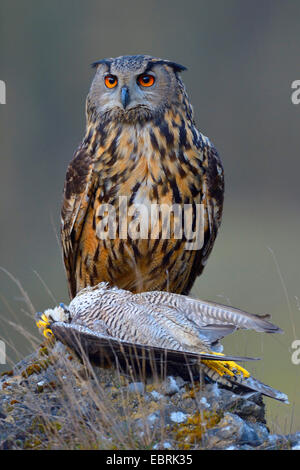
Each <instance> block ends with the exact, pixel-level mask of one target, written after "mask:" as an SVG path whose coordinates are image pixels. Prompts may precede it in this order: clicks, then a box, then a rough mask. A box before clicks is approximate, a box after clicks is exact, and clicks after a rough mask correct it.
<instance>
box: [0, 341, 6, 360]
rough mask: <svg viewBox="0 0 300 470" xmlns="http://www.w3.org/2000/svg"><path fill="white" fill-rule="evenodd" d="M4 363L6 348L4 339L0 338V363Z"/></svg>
mask: <svg viewBox="0 0 300 470" xmlns="http://www.w3.org/2000/svg"><path fill="white" fill-rule="evenodd" d="M1 364H2V365H3V364H6V348H5V343H4V341H2V340H0V365H1Z"/></svg>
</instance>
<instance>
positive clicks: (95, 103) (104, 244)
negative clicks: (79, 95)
mask: <svg viewBox="0 0 300 470" xmlns="http://www.w3.org/2000/svg"><path fill="white" fill-rule="evenodd" d="M95 66H96V67H97V72H96V76H95V78H94V81H93V83H92V86H91V89H90V92H89V95H88V98H87V130H86V135H85V138H84V140H83V142H82V144H81V145H80V147H79V148H78V150H77V152H76V154H75V156H74V158H73V160H72V161H71V163H70V165H69V167H68V171H67V175H66V181H65V188H64V201H63V207H62V245H63V253H64V262H65V266H66V271H67V275H68V281H69V291H70V295H71V297H74V296H75V295H76V293H77V292H78V291H79V290H80V289H82V288H84V287H86V286H88V285H91V286H93V285H96V284H97V283H98V282H100V281H105V282H109V283H110V284H111V285H112V286H113V285H116V286H118V287H120V288H124V289H128V290H130V291H132V292H143V291H153V290H163V291H171V292H177V293H180V294H182V293H184V294H186V293H188V292H189V290H190V289H191V287H192V285H193V283H194V280H195V278H196V277H197V276H198V275H199V274H201V272H202V270H203V268H204V266H205V263H206V261H207V258H208V256H209V254H210V252H211V249H212V247H213V244H214V241H215V238H216V235H217V231H218V227H219V225H220V222H221V215H222V205H223V191H224V182H223V168H222V164H221V161H220V158H219V156H218V154H217V151H216V150H215V148H214V147H213V145H212V144H211V142H210V140H209V139H208V138H206V137H205V136H204V135H202V134H201V133H200V132H199V131H198V130H197V129H196V127H195V123H194V117H193V110H192V106H191V104H190V102H189V100H188V97H187V94H186V91H185V88H184V85H183V83H182V81H181V78H180V77H179V72H181V71H182V70H183V69H184V67H182V66H180V65H178V64H175V63H173V62H170V61H164V60H161V59H156V58H153V57H150V56H127V57H126V56H125V57H119V58H117V59H106V60H104V61H99V62H97V63H95ZM145 74H148V75H149V74H150V75H151V76H152V77H154V78H155V83H154V85H153V86H152V87H146V86H145V87H143V86H141V85H139V84H138V83H137V81H138V80H139V77H141V76H144V75H145ZM111 76H112V77H115V79H116V80H117V85H116V87H115V88H114V89H113V90H110V89H109V88H107V87H106V86H105V80H106V78H107V77H111ZM109 86H110V85H109ZM119 197H123V198H125V200H126V202H127V203H128V210H129V211H130V208H132V207H133V206H134V205H136V204H143V205H144V206H145V207H148V208H149V207H150V206H151V207H153V205H155V204H158V205H163V204H165V205H167V206H169V207H171V206H172V205H174V204H175V205H178V206H179V207H180V208H184V205H191V207H192V209H191V224H190V225H191V227H193V228H195V220H196V205H197V204H202V205H203V208H204V213H203V216H204V227H203V244H202V245H201V247H200V248H199V249H198V248H197V249H193V250H186V245H185V242H186V237H185V234H184V235H183V236H181V238H180V237H179V238H177V237H176V236H175V234H174V229H173V230H171V232H170V236H169V237H168V238H166V239H165V238H164V237H163V226H162V221H161V220H158V221H157V222H156V224H154V228H153V232H152V234H151V236H150V233H149V230H150V229H148V230H147V228H146V235H145V236H144V237H141V238H140V239H134V237H132V236H131V235H128V236H126V237H123V236H122V235H120V233H119V232H120V229H121V218H122V213H121V212H122V211H121V209H120V207H119ZM105 204H110V205H111V206H112V207H113V208H114V210H115V213H116V223H117V226H118V229H119V230H118V232H117V236H116V238H115V239H114V238H111V237H109V238H107V239H100V238H99V234H98V231H97V230H98V227H99V224H100V223H101V221H103V213H101V211H102V210H103V209H104V207H105ZM171 218H172V222H174V225H175V223H176V222H178V223H179V222H180V221H181V215H180V214H179V215H178V214H174V215H172V217H171ZM129 221H130V222H132V221H134V217H133V215H131V216H130V217H129ZM153 234H154V235H155V237H156V238H155V237H154V236H153Z"/></svg>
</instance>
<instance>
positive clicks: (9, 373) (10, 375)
mask: <svg viewBox="0 0 300 470" xmlns="http://www.w3.org/2000/svg"><path fill="white" fill-rule="evenodd" d="M13 375H14V372H13V370H8V371H5V372H2V373H1V374H0V377H6V376H7V377H12V376H13Z"/></svg>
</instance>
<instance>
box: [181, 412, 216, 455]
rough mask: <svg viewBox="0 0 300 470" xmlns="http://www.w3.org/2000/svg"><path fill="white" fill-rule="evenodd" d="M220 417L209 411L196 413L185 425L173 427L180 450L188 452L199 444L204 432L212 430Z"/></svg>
mask: <svg viewBox="0 0 300 470" xmlns="http://www.w3.org/2000/svg"><path fill="white" fill-rule="evenodd" d="M221 418H222V416H221V415H219V414H217V413H213V412H211V411H206V410H205V411H203V412H201V413H200V412H199V411H197V412H196V413H195V414H194V415H192V416H190V417H189V418H188V420H187V422H186V423H183V424H178V425H176V426H175V429H174V430H175V439H176V441H177V442H178V444H179V447H180V448H181V449H185V450H189V449H190V448H191V447H192V446H193V445H195V444H197V443H201V441H202V439H203V437H204V435H205V432H206V431H207V430H208V429H212V428H214V427H215V426H216V425H217V424H218V423H219V422H220V420H221Z"/></svg>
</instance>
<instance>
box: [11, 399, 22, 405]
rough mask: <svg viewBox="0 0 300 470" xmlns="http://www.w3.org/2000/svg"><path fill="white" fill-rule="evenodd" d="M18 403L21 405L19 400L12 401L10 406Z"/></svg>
mask: <svg viewBox="0 0 300 470" xmlns="http://www.w3.org/2000/svg"><path fill="white" fill-rule="evenodd" d="M16 403H20V402H19V401H18V400H11V402H10V404H11V405H15V404H16Z"/></svg>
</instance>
